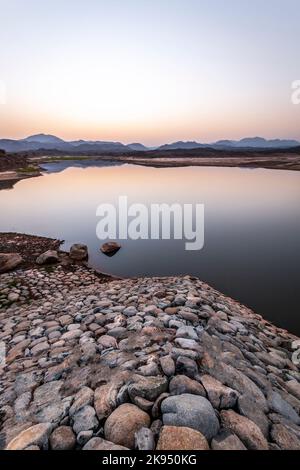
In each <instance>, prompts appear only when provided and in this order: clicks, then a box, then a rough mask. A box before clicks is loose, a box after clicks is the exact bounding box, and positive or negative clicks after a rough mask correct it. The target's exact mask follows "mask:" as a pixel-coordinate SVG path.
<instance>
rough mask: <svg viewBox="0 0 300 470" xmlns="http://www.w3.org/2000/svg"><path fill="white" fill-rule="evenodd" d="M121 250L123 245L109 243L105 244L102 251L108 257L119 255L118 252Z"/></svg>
mask: <svg viewBox="0 0 300 470" xmlns="http://www.w3.org/2000/svg"><path fill="white" fill-rule="evenodd" d="M120 248H121V245H119V244H118V243H117V242H107V243H103V245H102V246H101V248H100V250H101V251H102V253H104V254H105V255H106V256H113V255H115V254H116V253H117V251H119V249H120Z"/></svg>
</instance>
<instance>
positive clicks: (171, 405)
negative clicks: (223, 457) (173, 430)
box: [161, 393, 219, 440]
mask: <svg viewBox="0 0 300 470" xmlns="http://www.w3.org/2000/svg"><path fill="white" fill-rule="evenodd" d="M161 410H162V413H163V423H164V424H165V425H170V426H184V427H189V428H193V429H196V430H197V431H200V432H201V433H202V434H204V436H205V437H206V438H207V439H208V440H210V439H211V438H212V437H214V436H215V435H216V434H217V433H218V431H219V421H218V419H217V417H216V414H215V411H214V409H213V407H212V406H211V404H210V402H209V401H208V400H207V399H206V398H204V397H201V396H198V395H191V394H187V393H186V394H183V395H176V396H172V397H168V398H166V399H165V400H164V401H163V402H162V404H161Z"/></svg>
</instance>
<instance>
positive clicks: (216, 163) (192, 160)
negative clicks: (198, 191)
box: [0, 150, 300, 189]
mask: <svg viewBox="0 0 300 470" xmlns="http://www.w3.org/2000/svg"><path fill="white" fill-rule="evenodd" d="M194 153H195V154H194ZM194 153H193V152H192V151H183V150H182V151H181V150H174V151H164V152H156V151H153V152H142V153H141V152H136V154H103V155H99V154H95V155H92V154H91V155H76V154H75V155H42V156H40V155H30V154H29V155H26V156H23V155H19V154H16V155H10V154H7V155H5V157H4V156H1V159H0V189H9V188H11V187H13V186H14V184H15V183H16V182H18V181H21V180H22V179H25V178H32V177H35V176H41V175H42V169H41V167H40V165H41V164H43V163H55V162H56V163H57V162H63V161H73V160H75V161H83V162H84V161H85V162H86V161H89V160H93V161H99V162H101V161H111V162H112V163H114V162H115V163H116V162H117V163H120V164H122V163H129V164H133V165H142V166H151V167H154V168H172V167H173V168H180V167H186V166H197V167H225V168H233V167H236V168H249V169H251V168H254V169H255V168H264V169H270V170H271V169H273V170H287V171H300V155H298V154H297V153H295V152H290V153H289V152H288V151H280V150H278V151H270V150H269V151H255V150H252V151H240V152H239V151H237V150H235V151H218V152H217V151H213V150H207V151H202V152H198V153H199V154H197V152H194ZM170 154H172V156H171V155H170ZM202 154H203V155H202Z"/></svg>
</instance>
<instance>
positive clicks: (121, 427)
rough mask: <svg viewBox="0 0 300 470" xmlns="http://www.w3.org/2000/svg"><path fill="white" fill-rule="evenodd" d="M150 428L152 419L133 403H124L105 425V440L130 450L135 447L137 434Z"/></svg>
mask: <svg viewBox="0 0 300 470" xmlns="http://www.w3.org/2000/svg"><path fill="white" fill-rule="evenodd" d="M149 426H150V417H149V415H148V414H147V413H145V411H142V410H141V409H140V408H138V407H137V406H135V405H132V404H131V403H124V404H123V405H120V406H119V407H118V408H117V409H116V410H114V411H113V412H112V413H111V415H110V416H109V417H108V418H107V420H106V422H105V425H104V435H105V439H107V440H108V441H111V442H114V443H115V444H119V445H122V446H125V447H129V448H130V449H134V446H135V433H136V432H137V431H138V430H139V429H140V428H142V427H146V428H148V427H149Z"/></svg>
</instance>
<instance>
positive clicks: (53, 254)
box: [36, 250, 58, 264]
mask: <svg viewBox="0 0 300 470" xmlns="http://www.w3.org/2000/svg"><path fill="white" fill-rule="evenodd" d="M57 262H58V254H57V251H55V250H48V251H45V253H42V254H41V255H40V256H38V257H37V259H36V263H37V264H53V263H57Z"/></svg>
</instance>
